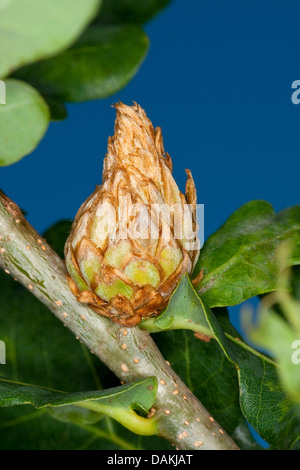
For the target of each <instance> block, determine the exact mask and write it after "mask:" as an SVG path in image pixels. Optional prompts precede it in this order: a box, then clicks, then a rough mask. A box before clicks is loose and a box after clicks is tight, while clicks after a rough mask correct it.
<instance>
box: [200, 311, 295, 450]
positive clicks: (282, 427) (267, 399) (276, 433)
mask: <svg viewBox="0 0 300 470" xmlns="http://www.w3.org/2000/svg"><path fill="white" fill-rule="evenodd" d="M217 310H219V309H217ZM206 313H207V320H208V322H209V324H210V325H211V328H212V330H213V332H214V334H215V337H216V340H217V341H218V343H219V345H220V346H221V348H222V349H223V351H224V353H225V355H226V356H227V358H228V359H229V360H230V361H231V362H232V363H233V364H235V366H236V368H237V371H238V379H239V386H240V406H241V409H242V411H243V414H244V416H245V418H246V419H247V421H248V422H249V423H250V424H251V425H252V427H253V428H254V429H255V430H256V431H257V432H258V434H259V435H260V436H261V437H262V438H263V439H264V440H265V441H266V442H268V443H269V444H270V445H271V446H272V447H273V448H275V449H299V446H300V417H299V414H298V412H297V409H296V407H295V406H294V404H293V402H292V401H291V400H290V399H288V398H287V397H286V395H285V393H284V392H283V390H282V387H281V384H280V382H279V379H278V374H277V367H278V366H277V365H276V364H275V363H274V362H273V361H271V360H270V359H269V358H267V357H266V356H264V355H263V354H261V353H259V352H257V351H255V350H254V349H253V348H250V347H249V346H248V345H247V344H246V343H244V342H243V341H241V340H240V338H239V337H236V338H235V337H233V336H232V329H233V327H232V325H231V324H229V328H230V330H231V333H230V334H229V333H226V332H224V331H223V329H222V328H221V326H220V324H219V322H218V321H217V319H216V317H215V315H214V314H213V312H212V311H209V309H207V310H206ZM216 313H217V312H216ZM218 316H219V314H218V313H217V317H218ZM226 323H227V322H226V319H225V321H224V318H223V321H222V325H223V328H224V327H225V331H226V330H227V328H226ZM229 328H228V329H229Z"/></svg>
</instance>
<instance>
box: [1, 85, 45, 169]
mask: <svg viewBox="0 0 300 470" xmlns="http://www.w3.org/2000/svg"><path fill="white" fill-rule="evenodd" d="M5 85H6V104H3V105H0V165H2V166H5V165H10V164H12V163H15V162H16V161H18V160H20V159H21V158H22V157H24V156H25V155H27V154H29V153H30V152H32V151H33V150H34V149H35V147H36V146H37V145H38V143H39V141H40V140H41V139H42V137H43V136H44V134H45V132H46V130H47V128H48V124H49V120H50V114H49V108H48V106H47V104H46V103H45V101H44V99H43V98H42V96H41V95H40V94H39V93H38V92H37V90H35V89H34V88H32V87H31V86H30V85H28V84H27V83H24V82H22V81H19V80H15V79H8V80H6V81H5Z"/></svg>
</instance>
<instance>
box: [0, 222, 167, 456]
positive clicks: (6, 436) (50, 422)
mask: <svg viewBox="0 0 300 470" xmlns="http://www.w3.org/2000/svg"><path fill="white" fill-rule="evenodd" d="M48 233H49V232H48ZM45 235H46V236H47V237H48V234H47V233H46V234H45ZM66 236H67V233H66V234H65V235H63V232H62V231H61V232H60V231H58V232H57V239H55V237H54V235H53V236H52V238H51V237H50V235H49V240H50V239H51V240H52V243H53V242H54V240H55V242H56V243H57V245H59V243H58V239H59V238H60V237H61V248H60V250H61V249H62V247H63V244H64V241H65V239H66ZM0 279H1V282H0V286H1V288H0V306H1V307H0V339H1V340H2V341H4V342H5V344H6V364H5V365H0V375H1V377H2V378H4V379H7V380H14V381H18V382H24V383H30V384H35V385H38V386H40V387H45V388H50V389H55V390H63V391H66V392H68V393H74V392H78V390H80V391H82V392H87V391H90V390H97V389H98V390H101V389H103V388H111V387H116V386H118V385H120V382H119V380H118V379H117V378H116V377H115V376H114V374H112V372H111V371H109V369H108V368H107V367H106V366H104V365H103V364H102V363H101V361H100V360H99V359H98V358H96V357H95V356H94V355H92V354H91V353H90V352H89V351H88V350H87V348H86V347H85V346H84V345H82V344H81V343H80V342H79V341H77V340H76V339H75V337H74V335H73V334H72V333H71V332H70V331H69V330H68V329H67V328H64V326H63V325H62V324H61V322H59V321H58V320H57V319H56V318H55V317H54V316H53V315H52V314H51V313H50V312H49V311H48V310H47V308H46V307H45V306H44V305H42V304H41V302H39V301H38V300H37V299H36V298H35V297H34V296H33V295H32V294H30V293H29V292H28V291H27V290H26V289H24V288H23V287H22V286H21V285H19V284H18V283H16V282H15V281H13V279H12V278H11V277H10V276H9V275H7V274H4V272H2V271H1V272H0ZM0 434H1V439H0V448H1V449H49V450H55V449H81V448H87V449H114V450H115V449H129V450H130V449H139V448H141V449H151V448H152V449H170V448H171V446H170V445H169V443H168V442H167V441H165V440H164V439H161V438H158V437H156V436H153V437H146V438H145V437H141V436H137V435H135V434H133V433H131V432H130V431H128V430H127V429H125V428H124V427H123V426H121V425H120V424H119V423H117V422H116V421H114V420H112V419H111V418H109V417H105V416H103V417H102V419H100V420H97V421H95V415H94V414H93V413H92V412H91V411H90V410H84V409H80V408H78V407H75V406H73V405H68V406H65V407H57V408H54V407H53V408H49V409H38V410H37V409H35V408H34V407H32V406H31V405H20V406H16V407H15V406H12V407H8V408H1V409H0Z"/></svg>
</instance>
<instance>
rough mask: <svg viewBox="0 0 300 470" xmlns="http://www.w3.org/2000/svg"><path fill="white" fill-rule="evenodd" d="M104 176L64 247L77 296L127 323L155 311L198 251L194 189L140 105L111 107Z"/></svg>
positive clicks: (133, 323)
mask: <svg viewBox="0 0 300 470" xmlns="http://www.w3.org/2000/svg"><path fill="white" fill-rule="evenodd" d="M115 107H116V110H117V119H116V123H115V133H114V136H113V137H111V138H109V140H108V153H107V155H106V157H105V160H104V168H103V182H102V185H101V186H99V187H97V188H96V190H95V191H94V193H93V194H92V195H91V196H90V197H89V198H88V199H87V201H86V202H85V203H84V204H83V205H82V206H81V208H80V209H79V212H78V214H77V215H76V218H75V220H74V223H73V227H72V231H71V234H70V236H69V238H68V240H67V242H66V246H65V259H66V266H67V270H68V272H69V275H70V278H69V285H70V287H71V289H72V291H73V292H74V294H75V295H76V297H77V300H78V301H79V302H83V303H86V304H88V305H89V306H90V307H92V308H93V309H94V310H95V311H97V312H98V313H99V314H101V315H105V316H108V317H110V318H111V319H112V320H113V321H115V322H117V323H121V324H124V325H127V326H134V325H136V324H138V323H139V322H140V321H141V319H143V318H148V317H150V316H155V315H158V314H159V313H160V312H161V310H162V309H163V308H164V307H165V306H166V305H167V303H168V300H169V298H170V296H171V294H172V292H173V291H174V289H175V287H176V286H177V284H178V282H179V280H180V279H181V277H182V276H183V274H185V273H189V274H190V273H191V272H192V270H193V267H194V265H195V262H196V261H197V257H198V254H199V240H198V237H197V233H196V232H197V226H196V225H197V224H196V190H195V185H194V181H193V178H192V175H191V173H190V171H189V170H186V172H187V183H186V191H185V195H183V194H182V193H181V192H180V191H179V189H178V187H177V185H176V183H175V181H174V178H173V176H172V162H171V158H170V156H169V155H168V154H167V153H165V152H164V147H163V140H162V135H161V129H160V128H156V129H154V128H153V126H152V124H151V122H150V121H149V119H148V118H147V116H146V114H145V112H144V110H143V109H142V108H141V107H140V106H139V105H137V104H134V105H133V106H132V107H129V106H126V105H124V104H122V103H118V104H116V105H115Z"/></svg>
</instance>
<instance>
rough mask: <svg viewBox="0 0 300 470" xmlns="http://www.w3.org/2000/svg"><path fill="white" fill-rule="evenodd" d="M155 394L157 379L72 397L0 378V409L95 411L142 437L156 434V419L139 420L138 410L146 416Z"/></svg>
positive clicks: (75, 393)
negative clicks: (47, 408) (31, 407)
mask: <svg viewBox="0 0 300 470" xmlns="http://www.w3.org/2000/svg"><path fill="white" fill-rule="evenodd" d="M156 392H157V379H156V377H149V378H147V379H144V380H142V381H139V382H134V383H131V384H126V385H123V386H119V387H114V388H111V389H109V390H96V391H91V392H73V393H63V392H58V391H56V390H49V389H45V388H43V387H36V386H33V385H29V384H24V383H19V382H15V381H10V380H7V379H3V378H1V377H0V407H3V406H4V407H7V406H17V405H28V404H29V405H33V406H34V407H35V408H38V409H39V408H45V407H51V408H53V407H54V408H56V407H65V406H69V405H73V406H75V407H79V408H83V409H86V410H89V411H92V412H93V413H94V414H96V415H99V414H102V413H103V414H105V415H107V416H110V417H111V418H113V419H115V420H116V421H118V422H119V423H121V424H122V425H123V426H125V427H126V428H127V429H129V430H131V431H132V432H135V433H136V434H141V435H152V434H155V433H156V424H155V421H154V420H153V419H145V418H143V417H142V416H139V415H138V414H137V413H135V410H138V411H139V412H143V413H144V415H147V413H148V412H149V410H150V408H151V406H152V405H153V403H154V399H155V395H156ZM62 411H63V410H62ZM94 422H96V418H95V419H94Z"/></svg>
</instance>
